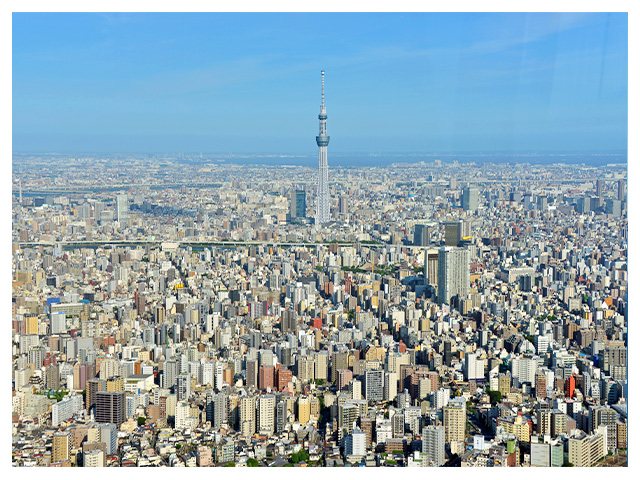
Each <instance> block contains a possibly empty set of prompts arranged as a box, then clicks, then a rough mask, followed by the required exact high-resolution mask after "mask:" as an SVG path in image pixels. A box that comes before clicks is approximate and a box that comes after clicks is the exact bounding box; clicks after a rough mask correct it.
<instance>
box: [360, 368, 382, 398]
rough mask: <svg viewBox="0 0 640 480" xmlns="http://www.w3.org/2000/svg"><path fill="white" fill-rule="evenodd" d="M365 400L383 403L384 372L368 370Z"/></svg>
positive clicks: (365, 378) (365, 383)
mask: <svg viewBox="0 0 640 480" xmlns="http://www.w3.org/2000/svg"><path fill="white" fill-rule="evenodd" d="M364 392H365V393H364V398H366V399H367V401H370V402H381V401H382V399H383V398H384V371H383V370H367V371H366V372H365V374H364Z"/></svg>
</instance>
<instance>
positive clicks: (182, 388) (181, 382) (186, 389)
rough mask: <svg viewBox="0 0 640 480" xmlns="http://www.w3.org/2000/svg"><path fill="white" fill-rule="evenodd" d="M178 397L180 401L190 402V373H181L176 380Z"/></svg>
mask: <svg viewBox="0 0 640 480" xmlns="http://www.w3.org/2000/svg"><path fill="white" fill-rule="evenodd" d="M176 380H177V382H176V392H175V393H176V395H177V396H178V401H180V400H188V399H189V397H190V396H191V376H190V375H189V374H188V373H181V374H180V375H178V378H177V379H176Z"/></svg>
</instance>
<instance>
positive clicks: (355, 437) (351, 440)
mask: <svg viewBox="0 0 640 480" xmlns="http://www.w3.org/2000/svg"><path fill="white" fill-rule="evenodd" d="M365 443H366V434H365V433H364V432H363V431H362V430H360V429H359V428H358V427H353V430H352V432H351V434H350V435H348V436H347V438H346V441H345V448H344V451H345V454H346V455H353V456H354V457H363V456H365V455H366V453H367V451H366V447H365Z"/></svg>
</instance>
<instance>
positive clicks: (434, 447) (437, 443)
mask: <svg viewBox="0 0 640 480" xmlns="http://www.w3.org/2000/svg"><path fill="white" fill-rule="evenodd" d="M444 444H445V427H443V426H442V425H429V426H427V427H424V428H423V429H422V453H426V454H427V461H428V462H433V464H434V465H435V466H436V467H440V466H442V465H444Z"/></svg>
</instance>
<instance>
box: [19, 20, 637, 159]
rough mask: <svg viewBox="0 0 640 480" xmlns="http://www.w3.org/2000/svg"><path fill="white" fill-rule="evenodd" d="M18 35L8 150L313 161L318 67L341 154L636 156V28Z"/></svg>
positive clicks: (489, 26)
mask: <svg viewBox="0 0 640 480" xmlns="http://www.w3.org/2000/svg"><path fill="white" fill-rule="evenodd" d="M13 21H14V27H13V140H14V151H15V152H26V151H30V152H51V151H58V152H67V153H71V152H73V153H79V152H115V153H117V152H139V153H148V152H162V151H174V152H181V151H182V152H202V151H204V152H238V153H243V152H248V153H252V152H262V153H265V152H266V153H282V154H290V153H294V154H295V153H304V154H311V149H310V148H309V145H308V142H305V141H304V139H305V138H307V136H308V134H309V132H311V131H313V130H315V126H314V122H313V119H310V118H308V115H306V113H305V112H308V111H309V110H311V109H313V108H314V105H315V102H314V101H313V98H315V97H314V96H313V92H314V91H315V87H314V86H315V81H314V79H315V78H316V75H317V71H318V70H321V69H326V70H330V71H331V72H332V91H331V103H332V105H334V104H335V106H334V107H333V110H332V112H333V115H334V116H333V118H334V121H333V122H332V129H333V131H334V134H339V137H340V140H339V141H338V140H336V141H335V143H334V144H333V145H332V148H333V150H335V152H342V153H349V152H382V153H384V152H456V151H462V152H465V151H466V152H468V151H512V152H522V151H596V150H597V151H612V150H616V151H620V150H622V151H625V150H626V142H627V134H626V131H627V121H626V116H627V94H626V91H627V40H626V38H627V15H626V14H625V13H620V14H579V13H571V14H540V13H511V14H494V13H482V14H480V13H477V14H474V13H469V14H467V13H454V14H441V13H419V14H418V13H414V14H364V13H360V14H275V13H272V14H159V13H156V14H135V13H128V14H104V15H99V14H63V13H58V14H33V13H26V14H18V13H14V15H13ZM316 22H321V23H322V24H323V25H325V26H326V28H324V29H322V31H315V30H314V29H313V28H310V25H311V24H312V23H316ZM167 31H170V32H171V33H170V34H169V35H167V34H166V32H167ZM44 38H47V41H46V42H44V41H42V40H43V39H44ZM80 38H82V42H80V41H79V39H80ZM315 108H317V107H315ZM594 132H597V133H598V134H597V135H594ZM336 138H338V137H336ZM333 150H332V151H333Z"/></svg>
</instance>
